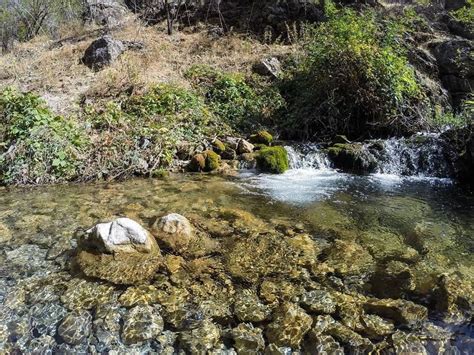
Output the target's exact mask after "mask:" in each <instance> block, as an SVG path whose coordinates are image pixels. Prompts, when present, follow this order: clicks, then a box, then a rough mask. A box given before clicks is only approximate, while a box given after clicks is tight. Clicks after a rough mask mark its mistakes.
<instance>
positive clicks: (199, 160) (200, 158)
mask: <svg viewBox="0 0 474 355" xmlns="http://www.w3.org/2000/svg"><path fill="white" fill-rule="evenodd" d="M205 167H206V157H205V156H204V154H196V155H195V156H193V158H192V159H191V162H190V163H189V165H188V170H189V171H192V172H196V173H197V172H201V171H203V170H204V169H205Z"/></svg>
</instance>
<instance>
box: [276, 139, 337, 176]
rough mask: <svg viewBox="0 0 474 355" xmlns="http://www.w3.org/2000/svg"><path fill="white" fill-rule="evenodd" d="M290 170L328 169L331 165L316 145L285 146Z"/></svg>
mask: <svg viewBox="0 0 474 355" xmlns="http://www.w3.org/2000/svg"><path fill="white" fill-rule="evenodd" d="M285 149H286V151H287V152H288V160H289V165H290V169H319V170H327V169H330V167H331V163H330V162H329V159H328V157H327V155H326V154H325V153H323V152H322V151H321V150H320V149H319V147H318V146H317V145H316V144H298V145H293V146H285Z"/></svg>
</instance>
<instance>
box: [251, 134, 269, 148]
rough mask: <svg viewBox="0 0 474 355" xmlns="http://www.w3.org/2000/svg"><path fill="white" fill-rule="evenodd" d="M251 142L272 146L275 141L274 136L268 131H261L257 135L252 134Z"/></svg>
mask: <svg viewBox="0 0 474 355" xmlns="http://www.w3.org/2000/svg"><path fill="white" fill-rule="evenodd" d="M249 141H250V143H253V144H265V145H270V143H271V142H272V141H273V136H272V135H271V134H270V133H269V132H268V131H259V132H257V133H255V134H252V135H251V136H250V139H249Z"/></svg>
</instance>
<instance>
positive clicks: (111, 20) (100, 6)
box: [83, 0, 128, 27]
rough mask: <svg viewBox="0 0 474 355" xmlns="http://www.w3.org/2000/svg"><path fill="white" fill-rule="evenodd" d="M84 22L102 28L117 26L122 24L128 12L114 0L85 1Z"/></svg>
mask: <svg viewBox="0 0 474 355" xmlns="http://www.w3.org/2000/svg"><path fill="white" fill-rule="evenodd" d="M84 7H85V10H84V14H83V18H84V20H85V21H89V22H94V23H95V24H97V25H102V26H109V27H113V26H117V25H119V24H120V23H121V22H123V20H124V17H125V15H126V14H127V12H128V10H127V8H126V7H124V6H123V5H121V4H120V3H119V2H118V1H116V0H86V1H84Z"/></svg>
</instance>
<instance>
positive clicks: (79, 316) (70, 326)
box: [58, 310, 92, 345]
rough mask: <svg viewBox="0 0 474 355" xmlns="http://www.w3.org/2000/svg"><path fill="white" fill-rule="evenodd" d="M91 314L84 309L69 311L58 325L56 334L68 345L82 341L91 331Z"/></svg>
mask: <svg viewBox="0 0 474 355" xmlns="http://www.w3.org/2000/svg"><path fill="white" fill-rule="evenodd" d="M91 328H92V315H91V314H90V313H89V312H88V311H86V310H78V311H73V312H71V313H69V314H68V315H67V316H66V317H65V318H64V319H63V321H62V322H61V325H60V326H59V327H58V335H59V336H60V337H61V338H62V339H63V340H64V341H65V342H66V343H68V344H70V345H78V344H81V343H83V342H84V341H85V340H86V339H87V338H88V337H89V334H90V332H91Z"/></svg>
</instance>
